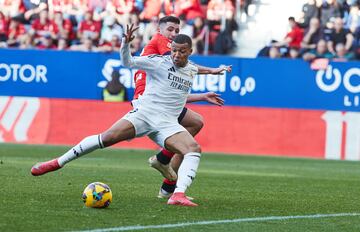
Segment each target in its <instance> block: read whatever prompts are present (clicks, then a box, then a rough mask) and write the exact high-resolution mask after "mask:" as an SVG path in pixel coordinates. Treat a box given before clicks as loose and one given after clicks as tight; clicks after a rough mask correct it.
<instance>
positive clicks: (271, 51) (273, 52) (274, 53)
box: [269, 46, 281, 59]
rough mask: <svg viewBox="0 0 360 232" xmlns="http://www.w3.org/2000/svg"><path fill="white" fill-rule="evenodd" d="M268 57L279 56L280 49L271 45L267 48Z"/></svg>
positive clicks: (274, 57) (275, 57)
mask: <svg viewBox="0 0 360 232" xmlns="http://www.w3.org/2000/svg"><path fill="white" fill-rule="evenodd" d="M269 58H271V59H277V58H281V53H280V49H279V48H278V47H275V46H272V47H270V49H269Z"/></svg>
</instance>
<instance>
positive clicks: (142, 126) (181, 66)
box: [31, 25, 201, 206]
mask: <svg viewBox="0 0 360 232" xmlns="http://www.w3.org/2000/svg"><path fill="white" fill-rule="evenodd" d="M136 29H137V28H133V25H131V26H130V27H127V31H126V34H125V35H124V38H123V43H122V46H121V50H120V52H121V57H122V60H123V63H124V65H125V66H127V67H131V68H139V69H142V70H145V71H146V72H147V73H148V76H149V78H148V79H147V86H146V89H145V92H144V94H143V96H142V97H141V98H139V99H138V104H137V107H136V108H134V109H133V110H131V111H130V112H128V113H127V114H126V115H125V116H124V117H123V118H121V119H120V120H119V121H117V122H116V123H115V124H113V125H112V126H111V127H110V128H109V129H108V130H106V131H105V132H103V133H101V134H99V135H92V136H88V137H86V138H84V139H83V140H82V141H81V142H80V143H79V144H77V145H76V146H74V147H73V148H71V149H70V150H69V151H68V152H66V153H65V154H64V155H62V156H60V157H58V158H56V159H53V160H50V161H47V162H43V163H38V164H36V165H34V166H33V167H32V169H31V173H32V174H33V175H35V176H38V175H43V174H45V173H47V172H51V171H55V170H58V169H60V168H62V167H63V166H64V165H65V164H67V163H68V162H70V161H72V160H74V159H76V158H78V157H80V156H82V155H85V154H88V153H90V152H92V151H94V150H96V149H99V148H104V147H108V146H111V145H114V144H115V143H118V142H121V141H124V140H129V139H132V138H135V137H141V136H145V135H147V136H148V137H149V138H150V139H152V140H153V141H154V142H155V143H157V144H158V145H159V146H161V147H165V148H166V149H168V150H170V151H172V152H174V153H177V154H180V155H182V156H184V159H183V161H182V163H181V165H180V167H179V170H178V179H177V184H176V189H175V192H174V194H173V195H172V196H171V197H170V199H169V200H168V204H169V205H182V206H197V204H195V203H193V202H191V201H190V200H189V199H187V198H186V196H185V191H186V190H187V188H188V187H189V186H190V185H191V183H192V181H193V179H194V178H195V176H196V172H197V169H198V166H199V162H200V156H201V154H200V153H201V148H200V145H199V144H198V143H197V142H196V141H195V139H194V138H193V137H192V136H191V135H190V133H189V132H188V131H187V130H186V129H185V128H184V127H183V126H181V125H180V124H179V123H178V120H177V118H178V116H179V114H180V113H181V111H182V109H183V107H184V106H185V104H186V99H187V96H188V94H189V93H190V90H191V86H192V84H193V79H194V77H195V74H197V72H198V69H197V67H196V66H195V65H194V64H193V63H192V62H190V61H189V60H188V57H189V56H190V54H191V53H192V49H191V47H192V41H191V38H190V37H188V36H186V35H183V34H180V35H178V36H177V37H176V38H175V39H174V40H173V42H172V45H171V55H170V56H159V55H153V56H144V57H131V55H130V51H129V43H130V42H131V41H132V40H133V39H134V37H135V36H133V32H134V31H135V30H136Z"/></svg>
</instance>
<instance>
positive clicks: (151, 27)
mask: <svg viewBox="0 0 360 232" xmlns="http://www.w3.org/2000/svg"><path fill="white" fill-rule="evenodd" d="M158 24H159V17H158V16H153V17H152V19H151V21H150V22H149V23H147V24H146V25H145V31H144V36H143V44H147V43H148V42H149V41H150V40H151V38H152V37H153V35H155V34H156V32H157V31H158ZM182 33H183V32H182Z"/></svg>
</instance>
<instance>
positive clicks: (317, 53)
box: [303, 39, 332, 61]
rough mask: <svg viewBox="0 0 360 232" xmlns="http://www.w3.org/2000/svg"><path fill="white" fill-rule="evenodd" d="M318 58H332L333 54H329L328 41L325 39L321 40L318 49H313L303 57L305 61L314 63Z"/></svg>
mask: <svg viewBox="0 0 360 232" xmlns="http://www.w3.org/2000/svg"><path fill="white" fill-rule="evenodd" d="M318 58H332V54H331V53H330V52H328V49H327V45H326V41H325V40H324V39H321V40H319V42H318V43H317V45H316V49H311V50H310V51H308V52H306V53H304V55H303V59H304V60H305V61H312V60H314V59H318Z"/></svg>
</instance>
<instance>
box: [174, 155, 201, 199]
mask: <svg viewBox="0 0 360 232" xmlns="http://www.w3.org/2000/svg"><path fill="white" fill-rule="evenodd" d="M200 157H201V154H200V153H197V152H190V153H187V154H186V155H184V159H183V161H182V163H181V165H180V167H179V170H178V179H177V182H176V189H175V191H174V192H175V193H177V192H182V193H184V192H185V191H186V189H187V188H188V187H189V186H190V185H191V183H192V182H193V180H194V178H195V176H196V172H197V169H198V167H199V163H200Z"/></svg>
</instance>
